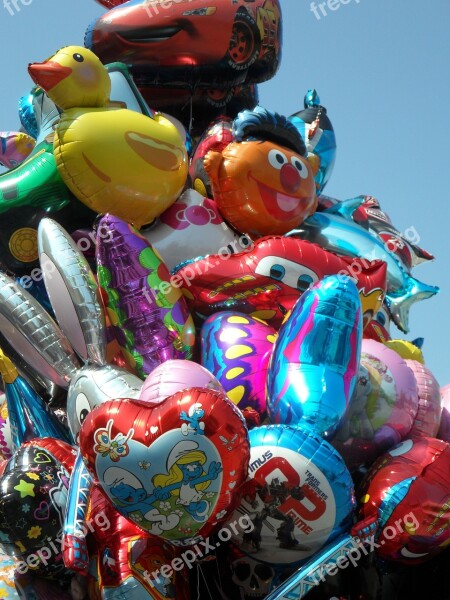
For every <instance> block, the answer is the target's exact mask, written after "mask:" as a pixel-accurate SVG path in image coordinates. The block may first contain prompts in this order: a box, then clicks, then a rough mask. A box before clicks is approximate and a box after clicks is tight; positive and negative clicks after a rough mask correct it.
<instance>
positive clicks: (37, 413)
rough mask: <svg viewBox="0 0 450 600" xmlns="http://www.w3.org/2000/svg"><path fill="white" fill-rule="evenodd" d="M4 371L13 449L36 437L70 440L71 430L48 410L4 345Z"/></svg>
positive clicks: (0, 363) (0, 357) (0, 359)
mask: <svg viewBox="0 0 450 600" xmlns="http://www.w3.org/2000/svg"><path fill="white" fill-rule="evenodd" d="M0 373H1V376H2V379H3V383H4V386H5V393H6V403H7V407H8V417H9V421H10V430H11V437H12V444H13V449H14V450H17V449H18V448H19V447H20V446H21V445H22V444H23V443H24V442H28V441H30V440H32V439H34V438H40V437H54V438H57V439H60V440H63V441H67V442H68V441H69V437H68V435H67V430H66V429H65V428H64V427H63V426H62V425H61V423H60V422H59V421H58V420H57V419H56V417H55V416H54V415H52V414H51V413H50V412H48V411H47V410H46V407H45V404H44V401H43V400H42V399H41V398H40V397H39V396H38V394H37V393H36V392H35V391H34V389H33V388H32V387H31V385H30V384H29V383H28V382H27V381H26V380H25V379H23V378H22V377H20V376H19V374H18V372H17V369H16V368H15V366H14V365H13V363H12V362H11V361H10V360H9V358H8V357H7V356H5V355H4V354H3V351H2V350H1V349H0Z"/></svg>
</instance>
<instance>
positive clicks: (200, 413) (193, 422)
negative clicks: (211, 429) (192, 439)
mask: <svg viewBox="0 0 450 600" xmlns="http://www.w3.org/2000/svg"><path fill="white" fill-rule="evenodd" d="M204 416H205V411H204V410H203V408H202V405H201V404H199V403H198V402H196V403H195V404H193V405H192V406H190V407H189V410H188V412H187V414H186V411H184V410H182V411H181V413H180V419H181V420H182V421H187V423H183V424H182V425H181V433H182V434H183V435H188V434H189V433H193V434H194V435H197V434H198V435H204V434H205V423H204V422H203V421H200V419H201V418H202V417H204Z"/></svg>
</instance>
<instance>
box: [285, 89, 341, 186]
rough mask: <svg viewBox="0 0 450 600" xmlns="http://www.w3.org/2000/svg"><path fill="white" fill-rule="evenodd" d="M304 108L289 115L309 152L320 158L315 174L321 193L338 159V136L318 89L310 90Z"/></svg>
mask: <svg viewBox="0 0 450 600" xmlns="http://www.w3.org/2000/svg"><path fill="white" fill-rule="evenodd" d="M304 106H305V108H304V110H301V111H299V112H297V113H295V114H293V115H291V116H290V117H289V121H290V122H291V123H292V124H293V125H294V126H295V127H296V129H297V130H298V132H299V133H300V135H301V136H302V138H303V139H304V140H305V143H306V148H307V150H308V152H313V153H314V154H315V155H316V156H317V158H318V159H319V161H320V162H319V169H318V171H317V173H316V175H315V182H316V189H317V193H318V194H319V193H321V192H322V191H323V189H324V187H325V186H326V184H327V183H328V181H329V179H330V177H331V174H332V172H333V167H334V163H335V160H336V136H335V134H334V130H333V125H332V124H331V121H330V119H329V118H328V115H327V109H326V108H325V107H324V106H322V105H321V104H320V98H319V96H318V94H317V92H316V90H308V92H307V93H306V95H305V99H304Z"/></svg>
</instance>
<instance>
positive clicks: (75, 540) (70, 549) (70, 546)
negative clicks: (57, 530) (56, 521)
mask: <svg viewBox="0 0 450 600" xmlns="http://www.w3.org/2000/svg"><path fill="white" fill-rule="evenodd" d="M92 485H93V481H92V477H91V476H90V474H89V473H88V471H87V469H86V466H85V464H84V462H83V458H82V456H81V453H80V451H79V450H78V452H77V456H76V459H75V463H74V466H73V469H72V473H71V476H70V484H69V490H68V500H67V509H66V512H65V515H64V527H63V534H62V540H63V541H62V551H63V557H64V564H65V566H66V567H67V568H68V569H71V570H72V571H76V572H80V573H83V574H87V573H88V571H89V555H88V549H87V541H86V538H87V536H88V533H89V530H88V528H87V527H86V514H87V511H88V506H89V500H90V492H91V489H92Z"/></svg>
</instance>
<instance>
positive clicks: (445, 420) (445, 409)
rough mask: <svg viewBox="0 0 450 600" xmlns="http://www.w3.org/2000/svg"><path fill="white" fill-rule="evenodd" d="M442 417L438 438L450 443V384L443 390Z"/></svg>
mask: <svg viewBox="0 0 450 600" xmlns="http://www.w3.org/2000/svg"><path fill="white" fill-rule="evenodd" d="M441 400H442V415H441V425H440V427H439V431H438V434H437V436H436V437H438V438H439V439H440V440H444V442H450V384H448V385H445V386H444V387H443V388H441Z"/></svg>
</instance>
